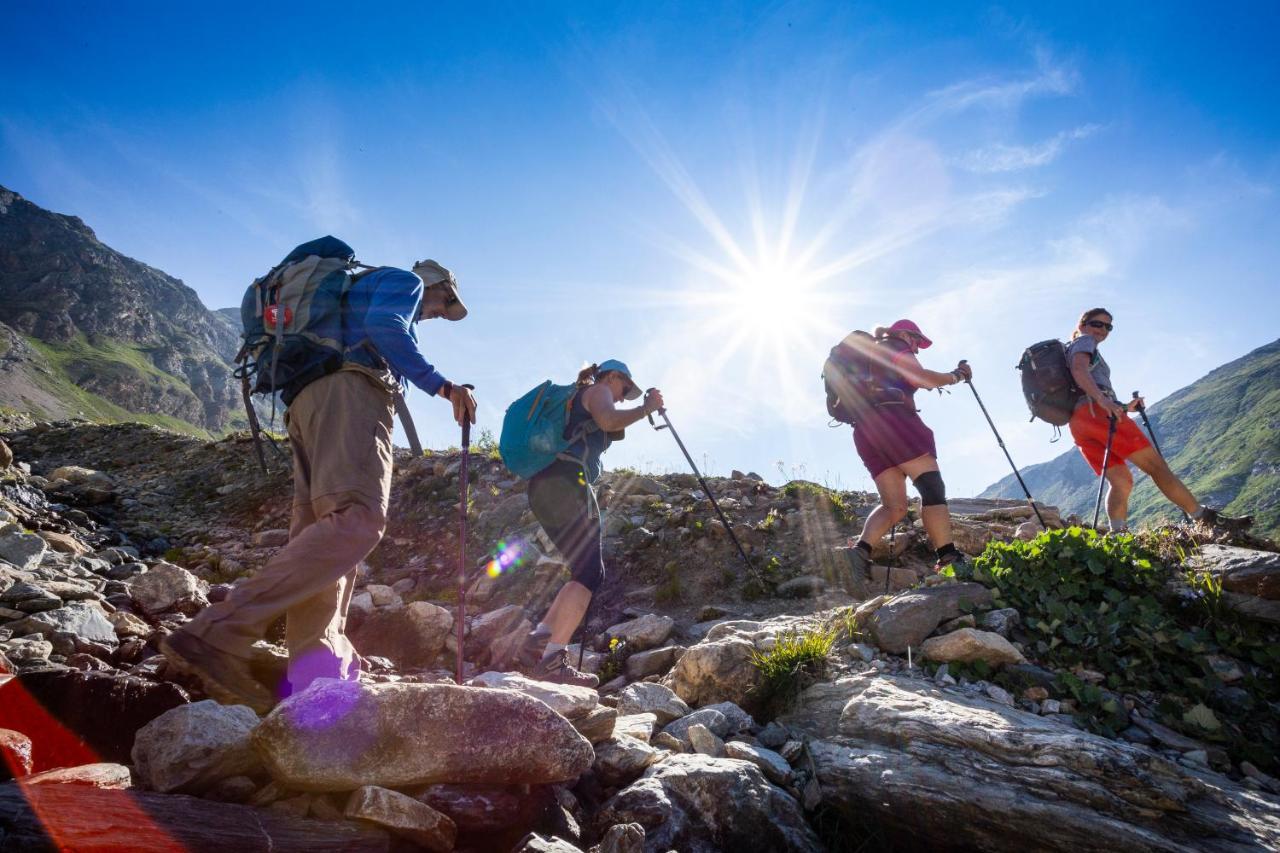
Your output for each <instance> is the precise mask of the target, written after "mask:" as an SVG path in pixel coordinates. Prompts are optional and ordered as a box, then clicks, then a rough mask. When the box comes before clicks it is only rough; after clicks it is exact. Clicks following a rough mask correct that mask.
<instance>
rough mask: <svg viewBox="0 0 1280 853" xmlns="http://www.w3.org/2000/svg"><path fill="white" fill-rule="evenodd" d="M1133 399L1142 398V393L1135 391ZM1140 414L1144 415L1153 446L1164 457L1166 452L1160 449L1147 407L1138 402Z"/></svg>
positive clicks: (1144, 424)
mask: <svg viewBox="0 0 1280 853" xmlns="http://www.w3.org/2000/svg"><path fill="white" fill-rule="evenodd" d="M1133 399H1134V400H1141V399H1142V395H1141V394H1139V393H1138V392H1137V391H1134V392H1133ZM1138 414H1139V415H1141V416H1142V425H1143V426H1144V427H1146V428H1147V435H1149V436H1151V446H1152V447H1154V448H1155V449H1156V453H1159V454H1160V455H1161V457H1163V456H1164V452H1163V451H1162V450H1161V449H1160V442H1158V441H1156V431H1155V430H1154V429H1152V428H1151V420H1150V419H1149V418H1148V417H1147V407H1146V406H1144V405H1143V404H1142V403H1138Z"/></svg>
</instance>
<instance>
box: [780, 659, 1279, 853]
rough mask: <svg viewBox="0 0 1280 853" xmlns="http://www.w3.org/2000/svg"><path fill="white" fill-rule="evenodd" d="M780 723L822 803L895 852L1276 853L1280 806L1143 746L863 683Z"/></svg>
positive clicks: (890, 682) (885, 682)
mask: <svg viewBox="0 0 1280 853" xmlns="http://www.w3.org/2000/svg"><path fill="white" fill-rule="evenodd" d="M781 722H782V723H783V724H784V725H786V726H787V727H788V728H790V729H791V730H792V731H793V732H798V733H801V734H803V735H805V736H807V737H808V738H809V753H810V755H812V757H813V760H814V762H815V766H816V769H817V779H818V782H819V785H820V787H821V792H822V804H823V805H825V806H826V807H828V808H830V809H832V810H834V811H836V812H838V813H840V814H843V815H845V816H846V817H847V818H849V819H850V820H854V821H857V822H858V823H859V824H861V825H866V824H868V823H870V824H871V825H875V826H877V827H878V828H879V831H880V832H881V833H882V835H883V838H884V843H885V844H886V846H890V847H895V848H896V847H901V848H902V849H942V850H961V849H964V850H968V849H979V850H1025V849H1034V850H1046V851H1062V853H1078V851H1080V850H1127V851H1134V853H1138V852H1139V851H1142V853H1146V851H1157V850H1159V851H1166V850H1183V849H1186V850H1237V849H1239V850H1245V849H1258V850H1262V849H1269V848H1270V849H1274V848H1275V846H1276V845H1277V843H1280V804H1277V803H1276V802H1275V801H1274V800H1267V799H1264V798H1262V797H1259V796H1257V795H1255V794H1252V793H1248V792H1246V791H1244V790H1242V789H1241V788H1239V787H1238V786H1237V785H1235V784H1234V783H1233V782H1230V781H1229V780H1227V779H1226V778H1225V777H1221V776H1215V777H1213V778H1212V779H1208V780H1202V779H1201V778H1200V777H1199V776H1197V775H1194V774H1193V773H1191V772H1188V771H1187V770H1184V769H1183V768H1181V767H1179V766H1178V765H1176V764H1173V763H1171V762H1169V761H1166V760H1165V759H1163V758H1160V757H1159V756H1157V755H1156V754H1154V753H1152V752H1150V751H1148V750H1147V749H1145V748H1142V747H1136V746H1133V745H1131V744H1128V743H1125V742H1123V741H1114V740H1109V739H1107V738H1104V737H1100V736H1098V735H1093V734H1090V733H1088V732H1084V731H1081V730H1079V729H1076V728H1074V727H1072V726H1069V725H1064V724H1062V723H1059V722H1057V721H1055V720H1053V719H1051V718H1048V717H1041V716H1037V715H1035V714H1031V713H1027V712H1023V711H1019V710H1016V709H1014V708H1011V707H1009V706H1007V705H1004V704H1001V703H999V702H997V701H995V700H992V699H987V698H985V697H978V696H962V695H959V694H956V693H952V692H948V691H943V690H940V689H939V688H937V687H935V686H934V685H933V684H931V683H930V682H927V681H921V680H919V679H909V678H901V679H900V678H896V677H886V676H884V675H871V674H865V675H858V676H853V677H849V678H844V679H841V680H839V681H836V682H834V683H824V684H819V685H815V686H814V687H811V688H809V689H808V690H806V691H805V692H804V693H802V694H801V695H800V697H798V699H797V701H796V704H795V707H794V710H792V711H790V712H789V713H787V714H786V715H784V716H783V717H782V719H781Z"/></svg>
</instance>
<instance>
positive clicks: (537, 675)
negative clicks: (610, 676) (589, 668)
mask: <svg viewBox="0 0 1280 853" xmlns="http://www.w3.org/2000/svg"><path fill="white" fill-rule="evenodd" d="M527 675H528V676H529V677H530V678H532V679H533V680H534V681H549V682H551V683H552V684H571V685H573V686H575V687H591V688H595V687H599V686H600V679H599V678H598V677H596V676H594V675H592V674H591V673H589V672H580V671H579V670H578V669H577V668H575V667H574V666H573V664H571V663H570V662H569V650H568V649H560V650H559V651H555V652H547V654H545V655H543V657H542V660H540V661H538V664H537V665H536V666H534V667H533V668H532V669H530V670H529V671H528V673H527Z"/></svg>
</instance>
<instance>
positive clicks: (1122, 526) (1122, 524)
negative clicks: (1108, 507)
mask: <svg viewBox="0 0 1280 853" xmlns="http://www.w3.org/2000/svg"><path fill="white" fill-rule="evenodd" d="M1107 521H1108V522H1109V523H1110V524H1111V532H1112V533H1128V532H1129V521H1128V519H1124V518H1109V519H1107Z"/></svg>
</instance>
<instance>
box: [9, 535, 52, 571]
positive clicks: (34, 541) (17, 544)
mask: <svg viewBox="0 0 1280 853" xmlns="http://www.w3.org/2000/svg"><path fill="white" fill-rule="evenodd" d="M47 550H49V545H48V543H47V542H45V541H44V540H43V539H41V538H40V537H39V536H37V535H35V534H34V533H27V532H26V531H24V530H23V529H22V528H21V527H19V526H18V525H16V524H3V525H0V560H3V561H4V562H6V563H9V564H10V565H12V566H14V567H15V568H17V569H18V571H22V572H29V571H32V570H34V569H35V568H36V567H37V566H39V565H40V560H41V558H42V557H44V552H45V551H47Z"/></svg>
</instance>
